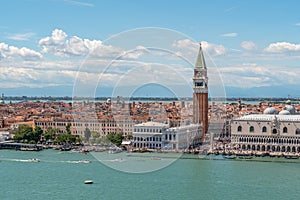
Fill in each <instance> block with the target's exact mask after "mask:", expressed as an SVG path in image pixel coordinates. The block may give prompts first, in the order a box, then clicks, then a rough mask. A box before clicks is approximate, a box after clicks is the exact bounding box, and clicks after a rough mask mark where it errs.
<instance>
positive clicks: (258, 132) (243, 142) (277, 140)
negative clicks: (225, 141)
mask: <svg viewBox="0 0 300 200" xmlns="http://www.w3.org/2000/svg"><path fill="white" fill-rule="evenodd" d="M266 113H267V112H266ZM284 113H285V114H284ZM231 143H232V146H233V148H234V149H236V150H242V151H257V152H271V153H272V152H277V153H286V152H289V153H300V115H290V114H289V113H288V112H282V113H281V114H256V115H247V116H243V117H239V118H236V119H234V120H232V121H231Z"/></svg>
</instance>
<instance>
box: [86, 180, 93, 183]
mask: <svg viewBox="0 0 300 200" xmlns="http://www.w3.org/2000/svg"><path fill="white" fill-rule="evenodd" d="M93 183H94V182H93V180H85V181H84V184H93Z"/></svg>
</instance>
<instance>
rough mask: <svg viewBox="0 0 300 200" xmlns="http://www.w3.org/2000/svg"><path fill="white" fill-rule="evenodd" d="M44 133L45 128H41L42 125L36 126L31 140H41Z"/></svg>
mask: <svg viewBox="0 0 300 200" xmlns="http://www.w3.org/2000/svg"><path fill="white" fill-rule="evenodd" d="M42 134H43V130H42V129H41V127H39V126H36V127H35V128H34V130H33V132H32V137H31V140H32V141H34V142H35V143H37V142H38V141H40V140H41V136H42Z"/></svg>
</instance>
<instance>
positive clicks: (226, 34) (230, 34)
mask: <svg viewBox="0 0 300 200" xmlns="http://www.w3.org/2000/svg"><path fill="white" fill-rule="evenodd" d="M237 35H238V34H237V33H224V34H222V35H220V36H222V37H236V36H237Z"/></svg>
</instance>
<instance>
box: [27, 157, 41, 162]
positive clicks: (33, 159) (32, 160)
mask: <svg viewBox="0 0 300 200" xmlns="http://www.w3.org/2000/svg"><path fill="white" fill-rule="evenodd" d="M28 162H41V161H40V160H39V159H37V158H30V159H28Z"/></svg>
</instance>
